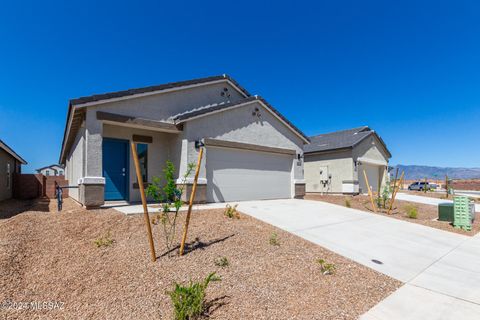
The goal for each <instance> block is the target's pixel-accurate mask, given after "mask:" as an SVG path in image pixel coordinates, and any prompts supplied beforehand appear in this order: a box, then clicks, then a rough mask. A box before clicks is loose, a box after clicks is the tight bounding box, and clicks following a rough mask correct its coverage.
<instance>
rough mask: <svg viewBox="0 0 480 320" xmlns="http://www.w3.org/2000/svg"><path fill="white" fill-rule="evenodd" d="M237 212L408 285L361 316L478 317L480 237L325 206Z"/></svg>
mask: <svg viewBox="0 0 480 320" xmlns="http://www.w3.org/2000/svg"><path fill="white" fill-rule="evenodd" d="M238 209H239V211H241V212H244V213H246V214H248V215H251V216H253V217H255V218H257V219H259V220H262V221H265V222H267V223H270V224H272V225H274V226H277V227H279V228H282V229H284V230H286V231H289V232H291V233H293V234H296V235H298V236H300V237H302V238H304V239H307V240H309V241H312V242H314V243H316V244H319V245H321V246H322V247H325V248H327V249H329V250H331V251H334V252H336V253H338V254H341V255H343V256H345V257H348V258H350V259H352V260H354V261H356V262H359V263H361V264H363V265H366V266H368V267H371V268H372V269H375V270H377V271H379V272H382V273H384V274H386V275H389V276H391V277H393V278H395V279H398V280H400V281H402V282H405V283H406V284H405V285H404V286H403V287H402V288H400V289H399V290H397V291H396V292H395V293H393V294H392V295H391V296H389V297H388V298H387V299H385V300H384V301H382V302H381V303H380V304H378V305H377V306H375V307H374V308H372V309H371V310H370V311H369V312H367V313H366V314H365V315H364V316H363V319H478V318H479V315H480V254H479V252H480V238H479V237H473V238H469V237H467V236H463V235H458V234H455V233H450V232H446V231H442V230H437V229H434V228H429V227H426V226H422V225H418V224H415V223H409V222H406V221H401V220H397V219H393V218H388V217H384V216H380V215H376V214H372V213H368V212H363V211H359V210H355V209H349V208H345V207H341V206H337V205H333V204H329V203H325V202H320V201H308V200H293V199H289V200H269V201H248V202H240V203H239V206H238ZM352 280H354V279H352Z"/></svg>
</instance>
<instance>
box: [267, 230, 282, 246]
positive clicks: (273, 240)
mask: <svg viewBox="0 0 480 320" xmlns="http://www.w3.org/2000/svg"><path fill="white" fill-rule="evenodd" d="M268 242H269V243H270V244H271V245H272V246H279V245H280V241H278V235H277V233H276V232H273V233H272V234H271V235H270V239H269V240H268Z"/></svg>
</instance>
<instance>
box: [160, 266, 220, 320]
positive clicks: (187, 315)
mask: <svg viewBox="0 0 480 320" xmlns="http://www.w3.org/2000/svg"><path fill="white" fill-rule="evenodd" d="M220 280H221V279H220V277H218V276H216V274H215V272H213V273H210V274H209V275H208V277H206V278H205V279H204V280H203V281H202V282H192V281H190V283H189V284H188V285H181V284H179V283H175V288H174V289H173V291H168V292H167V294H168V295H169V296H170V299H171V300H172V303H173V308H174V319H175V320H192V319H198V318H200V317H201V316H202V314H203V313H205V311H206V302H205V290H206V289H207V287H208V285H209V283H210V282H212V281H220Z"/></svg>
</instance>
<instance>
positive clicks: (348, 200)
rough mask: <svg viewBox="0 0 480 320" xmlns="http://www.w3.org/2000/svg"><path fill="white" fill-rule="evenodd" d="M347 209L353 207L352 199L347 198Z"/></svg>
mask: <svg viewBox="0 0 480 320" xmlns="http://www.w3.org/2000/svg"><path fill="white" fill-rule="evenodd" d="M345 207H347V208H351V207H352V204H351V203H350V199H348V198H345Z"/></svg>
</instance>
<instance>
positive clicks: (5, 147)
mask: <svg viewBox="0 0 480 320" xmlns="http://www.w3.org/2000/svg"><path fill="white" fill-rule="evenodd" d="M0 149H3V150H5V152H6V153H8V154H9V155H11V156H12V157H14V158H15V159H17V160H18V161H19V162H20V163H21V164H27V161H25V160H24V159H23V158H22V157H20V156H19V155H18V154H17V153H16V152H15V151H13V149H12V148H10V147H9V146H8V145H7V144H6V143H5V142H3V141H2V140H0Z"/></svg>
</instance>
